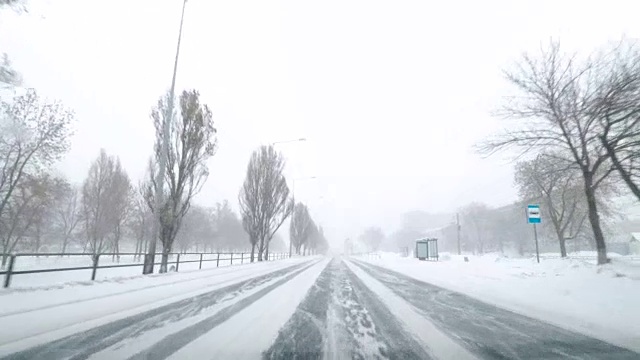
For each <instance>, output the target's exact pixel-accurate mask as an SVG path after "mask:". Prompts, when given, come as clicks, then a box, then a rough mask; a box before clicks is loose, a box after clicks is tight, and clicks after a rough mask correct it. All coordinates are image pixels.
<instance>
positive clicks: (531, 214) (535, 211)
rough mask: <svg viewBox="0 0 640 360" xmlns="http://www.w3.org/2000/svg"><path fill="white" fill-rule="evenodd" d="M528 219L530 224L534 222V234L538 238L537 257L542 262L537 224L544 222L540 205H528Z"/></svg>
mask: <svg viewBox="0 0 640 360" xmlns="http://www.w3.org/2000/svg"><path fill="white" fill-rule="evenodd" d="M527 221H528V222H529V224H533V236H534V237H535V240H536V259H537V260H538V263H540V250H539V249H538V230H537V229H536V224H540V223H542V218H541V217H540V205H527Z"/></svg>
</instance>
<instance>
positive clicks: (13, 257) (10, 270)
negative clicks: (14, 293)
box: [4, 254, 16, 288]
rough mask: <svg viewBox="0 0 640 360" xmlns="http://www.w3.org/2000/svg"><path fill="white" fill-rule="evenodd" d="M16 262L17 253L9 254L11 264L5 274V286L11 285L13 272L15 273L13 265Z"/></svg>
mask: <svg viewBox="0 0 640 360" xmlns="http://www.w3.org/2000/svg"><path fill="white" fill-rule="evenodd" d="M15 262H16V254H11V255H9V266H8V267H7V273H6V274H5V275H4V287H5V288H8V287H9V285H11V273H13V265H14V264H15Z"/></svg>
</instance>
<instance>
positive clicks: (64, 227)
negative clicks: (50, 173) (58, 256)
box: [54, 184, 82, 254]
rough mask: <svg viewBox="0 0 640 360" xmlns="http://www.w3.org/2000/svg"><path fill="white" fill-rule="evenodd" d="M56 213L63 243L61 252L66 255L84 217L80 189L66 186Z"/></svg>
mask: <svg viewBox="0 0 640 360" xmlns="http://www.w3.org/2000/svg"><path fill="white" fill-rule="evenodd" d="M54 211H55V217H56V223H57V225H58V230H59V233H60V239H61V242H62V244H61V245H62V246H61V252H62V253H63V254H64V253H65V252H66V251H67V247H68V245H69V241H70V240H71V239H72V238H73V236H74V233H75V231H76V229H77V227H78V224H80V220H81V216H82V213H81V207H80V191H79V189H78V188H76V187H74V186H72V185H69V184H66V186H64V188H63V190H62V194H61V197H60V198H59V199H58V201H57V204H56V208H55V210H54Z"/></svg>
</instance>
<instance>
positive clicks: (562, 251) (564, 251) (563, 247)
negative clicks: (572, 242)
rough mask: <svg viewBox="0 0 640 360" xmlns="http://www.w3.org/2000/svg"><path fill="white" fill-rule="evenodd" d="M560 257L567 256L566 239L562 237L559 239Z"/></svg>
mask: <svg viewBox="0 0 640 360" xmlns="http://www.w3.org/2000/svg"><path fill="white" fill-rule="evenodd" d="M560 257H562V258H566V257H567V245H566V240H565V239H564V238H561V239H560Z"/></svg>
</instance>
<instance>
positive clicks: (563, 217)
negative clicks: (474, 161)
mask: <svg viewBox="0 0 640 360" xmlns="http://www.w3.org/2000/svg"><path fill="white" fill-rule="evenodd" d="M515 180H516V184H517V185H518V188H519V191H520V197H521V198H522V199H524V200H535V201H541V202H542V205H543V206H542V211H543V213H544V214H545V215H546V216H545V218H548V219H549V220H550V221H549V222H546V223H550V224H551V225H552V227H553V231H554V233H555V235H556V236H557V238H558V244H559V245H560V256H561V257H566V256H567V248H566V245H565V241H566V238H567V237H573V236H575V234H576V233H577V232H578V231H580V230H581V228H582V225H583V224H584V222H585V219H586V217H587V209H586V204H585V201H584V196H583V195H584V190H583V189H582V187H583V183H582V179H581V178H580V172H579V171H578V169H576V168H575V167H572V164H567V163H565V162H563V161H562V160H561V159H558V158H557V157H555V156H553V155H545V154H541V155H539V156H538V157H536V158H535V159H534V160H531V161H523V162H520V163H518V164H517V165H516V170H515ZM546 223H545V224H546Z"/></svg>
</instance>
